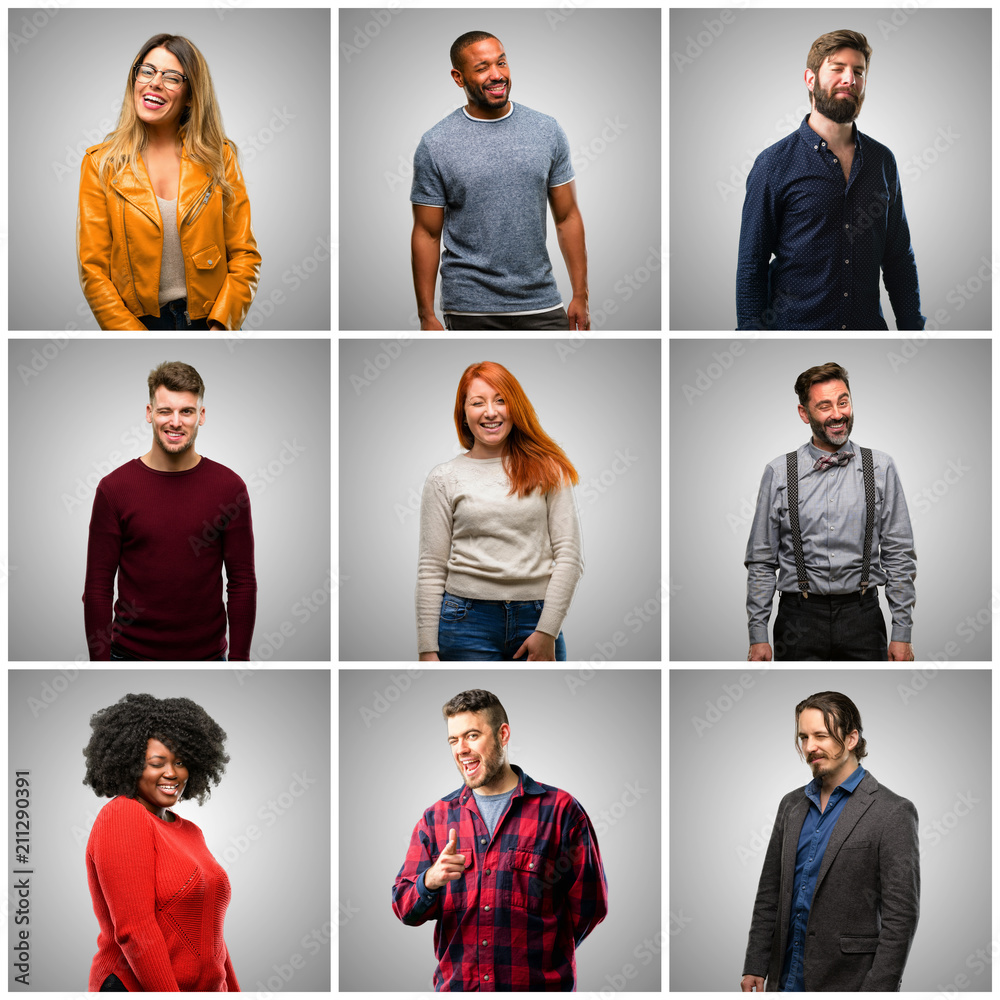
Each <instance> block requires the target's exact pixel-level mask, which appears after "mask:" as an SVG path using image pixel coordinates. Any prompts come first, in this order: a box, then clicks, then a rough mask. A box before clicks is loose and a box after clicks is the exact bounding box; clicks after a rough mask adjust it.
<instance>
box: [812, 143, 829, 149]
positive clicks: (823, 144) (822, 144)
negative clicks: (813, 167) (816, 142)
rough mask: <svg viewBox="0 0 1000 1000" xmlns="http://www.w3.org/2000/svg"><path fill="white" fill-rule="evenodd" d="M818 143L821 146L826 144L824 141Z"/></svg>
mask: <svg viewBox="0 0 1000 1000" xmlns="http://www.w3.org/2000/svg"><path fill="white" fill-rule="evenodd" d="M820 145H821V146H825V145H826V143H825V142H821V143H820ZM813 148H814V149H815V147H813Z"/></svg>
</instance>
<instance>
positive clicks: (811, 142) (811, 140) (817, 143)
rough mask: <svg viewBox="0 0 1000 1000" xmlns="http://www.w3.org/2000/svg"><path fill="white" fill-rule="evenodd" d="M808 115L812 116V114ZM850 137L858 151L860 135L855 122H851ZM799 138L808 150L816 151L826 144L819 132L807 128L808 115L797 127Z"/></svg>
mask: <svg viewBox="0 0 1000 1000" xmlns="http://www.w3.org/2000/svg"><path fill="white" fill-rule="evenodd" d="M809 114H812V112H810V113H809ZM851 135H853V136H854V145H855V147H856V148H858V149H860V148H861V133H860V132H859V131H858V123H857V122H851ZM799 136H800V137H801V138H802V141H803V142H805V143H806V144H808V146H809V148H810V149H816V148H817V147H818V148H819V149H822V148H823V146H824V144H825V143H826V139H824V138H823V136H821V135H820V134H819V132H815V131H813V129H812V128H811V127H810V126H809V115H806V116H805V118H803V119H802V124H801V125H800V126H799Z"/></svg>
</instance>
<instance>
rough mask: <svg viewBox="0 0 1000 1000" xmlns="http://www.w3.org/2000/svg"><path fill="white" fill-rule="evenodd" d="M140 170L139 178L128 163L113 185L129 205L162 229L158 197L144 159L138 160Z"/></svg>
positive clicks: (139, 158) (113, 181)
mask: <svg viewBox="0 0 1000 1000" xmlns="http://www.w3.org/2000/svg"><path fill="white" fill-rule="evenodd" d="M136 165H137V167H138V169H139V176H138V177H137V176H136V175H135V173H133V171H132V167H131V165H130V164H128V163H126V164H125V166H124V168H123V169H122V171H121V173H119V174H118V175H117V176H116V177H115V178H114V179H113V180H112V181H111V184H112V186H113V187H114V189H115V190H116V191H117V192H118V194H120V195H121V196H122V197H123V198H124V199H125V200H126V201H127V202H129V204H131V205H134V206H135V207H136V208H137V209H139V211H140V212H142V214H143V215H147V216H149V218H150V219H151V220H152V221H153V222H154V223H156V228H157V229H159V228H160V206H159V205H158V204H157V202H156V195H154V194H153V184H152V181H150V179H149V174H148V173H147V172H146V164H145V163H143V161H142V157H141V156H140V157H138V158H137V159H136Z"/></svg>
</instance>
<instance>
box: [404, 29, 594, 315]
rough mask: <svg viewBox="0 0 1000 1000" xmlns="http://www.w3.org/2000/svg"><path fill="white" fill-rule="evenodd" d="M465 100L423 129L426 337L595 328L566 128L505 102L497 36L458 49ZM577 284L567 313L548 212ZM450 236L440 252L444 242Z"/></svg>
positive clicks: (418, 200) (455, 58)
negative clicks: (548, 238) (549, 239)
mask: <svg viewBox="0 0 1000 1000" xmlns="http://www.w3.org/2000/svg"><path fill="white" fill-rule="evenodd" d="M451 62H452V67H453V69H452V71H451V75H452V78H453V79H454V80H455V83H456V84H457V85H458V86H459V87H461V88H463V90H464V91H465V93H466V96H467V98H468V103H467V104H466V106H465V107H463V108H458V109H457V110H456V111H453V112H452V113H451V114H450V115H448V117H447V118H444V119H442V120H441V121H440V122H438V123H437V125H435V126H434V127H433V128H431V129H429V130H428V131H427V132H426V133H424V136H423V138H421V140H420V144H419V146H418V147H417V151H416V153H415V154H414V157H413V186H412V189H411V192H410V201H411V202H412V203H413V235H412V237H411V241H410V247H411V253H412V260H413V285H414V289H415V291H416V296H417V313H418V315H419V317H420V329H421V330H441V329H444V327H442V325H441V323H440V322H439V321H438V319H437V317H436V316H435V315H434V285H435V282H436V280H437V270H438V264H439V262H440V266H441V305H442V310H443V312H444V318H445V322H446V324H447V327H448V329H449V330H565V329H571V330H589V329H590V311H589V308H588V293H587V249H586V243H585V239H584V232H583V219H582V218H581V217H580V209H579V207H578V206H577V203H576V183H575V181H574V179H573V177H574V174H573V165H572V162H571V159H570V149H569V142H568V140H567V139H566V134H565V133H564V132H563V130H562V129H561V128H560V127H559V123H558V122H557V121H556V120H555V119H554V118H550V117H549V116H548V115H543V114H540V113H539V112H537V111H532V110H531V109H530V108H527V107H525V106H524V105H523V104H517V105H515V104H514V103H513V102H512V101H511V100H509V95H510V86H511V83H510V69H509V66H508V63H507V56H506V54H505V53H504V50H503V46H502V45H501V44H500V41H499V39H497V38H496V37H495V36H494V35H491V34H489V33H488V32H485V31H469V32H466V33H465V34H464V35H461V36H460V37H459V38H458V39H456V41H455V43H454V44H453V45H452V47H451ZM546 202H548V204H549V205H551V207H552V217H553V219H554V220H555V224H556V233H557V234H558V238H559V249H560V250H561V251H562V255H563V258H564V260H565V261H566V268H567V270H568V271H569V276H570V281H571V282H572V285H573V298H572V301H571V302H570V304H569V308H568V310H567V309H565V308H564V307H563V300H562V296H561V295H560V293H559V289H558V287H557V285H556V282H555V279H554V277H553V275H552V264H551V262H550V260H549V255H548V251H547V250H546V247H545V224H546V218H545V205H546ZM442 233H443V235H444V254H443V255H442V253H441V237H442Z"/></svg>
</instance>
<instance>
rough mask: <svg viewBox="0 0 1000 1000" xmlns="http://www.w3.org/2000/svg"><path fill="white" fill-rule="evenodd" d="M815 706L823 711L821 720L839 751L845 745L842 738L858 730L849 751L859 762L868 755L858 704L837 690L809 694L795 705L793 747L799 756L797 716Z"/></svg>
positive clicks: (800, 748) (800, 752)
mask: <svg viewBox="0 0 1000 1000" xmlns="http://www.w3.org/2000/svg"><path fill="white" fill-rule="evenodd" d="M807 708H815V709H817V710H818V711H820V712H822V713H823V721H824V722H825V723H826V728H827V729H828V730H829V731H830V735H831V736H832V737H833V738H834V740H835V741H836V742H837V743H838V744H839V745H840V752H841V753H843V752H844V748H845V746H846V744H845V742H844V739H845V738H846V737H847V735H848V734H849V733H853V732H854V730H855V729H856V730H857V731H858V745H857V746H856V747H855V748H854V749H853V750H852V751H851V752H852V753H853V754H854V756H855V757H856V758H857V761H858V763H861V758H862V757H867V756H868V749H867V747H868V741H867V740H866V739H865V738H864V736H863V735H862V733H863V729H862V727H861V713H860V712H859V711H858V706H857V705H855V704H854V702H853V701H851V699H850V698H848V697H847V695H846V694H841V693H840V692H839V691H820V692H819V693H818V694H811V695H809V697H808V698H806V699H804V700H803V701H800V702H799V703H798V704H797V705H796V706H795V749H796V750H797V751H798V754H799V756H800V757H802V756H803V754H802V745H801V743H799V716H800V715H801V714H802V713H803V712H804V711H805V710H806V709H807Z"/></svg>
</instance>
